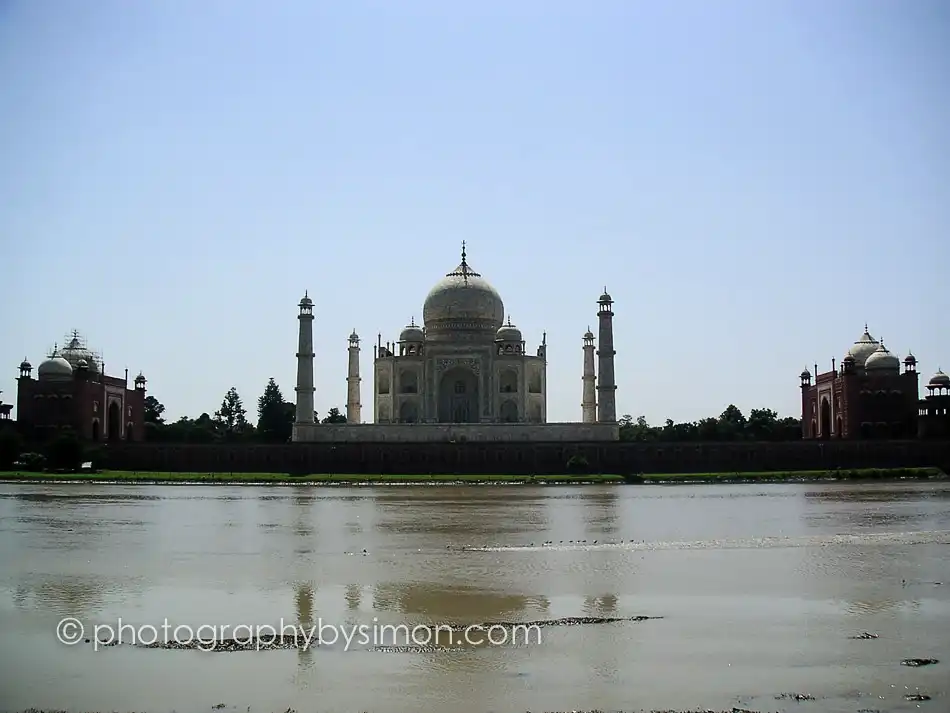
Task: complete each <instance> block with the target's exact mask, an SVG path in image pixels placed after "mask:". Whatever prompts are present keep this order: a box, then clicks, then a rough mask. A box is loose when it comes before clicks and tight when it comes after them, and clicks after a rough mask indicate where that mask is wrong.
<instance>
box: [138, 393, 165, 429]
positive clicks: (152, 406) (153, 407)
mask: <svg viewBox="0 0 950 713" xmlns="http://www.w3.org/2000/svg"><path fill="white" fill-rule="evenodd" d="M163 413H165V407H164V406H163V405H162V404H161V403H159V401H158V399H156V398H155V397H154V396H146V397H145V413H144V414H143V417H142V419H143V420H144V421H145V423H146V424H149V423H152V424H162V423H165V419H164V418H162V414H163Z"/></svg>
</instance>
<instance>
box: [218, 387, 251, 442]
mask: <svg viewBox="0 0 950 713" xmlns="http://www.w3.org/2000/svg"><path fill="white" fill-rule="evenodd" d="M214 425H215V428H216V429H217V430H218V432H219V433H220V434H221V435H222V436H224V437H225V438H228V439H232V438H235V437H238V436H242V435H244V434H245V433H246V432H247V430H248V429H247V425H248V424H247V411H245V409H244V404H243V402H242V401H241V397H240V396H239V395H238V392H237V388H236V387H234V386H232V387H231V388H230V389H228V393H226V394H225V395H224V401H222V402H221V408H219V409H218V410H217V411H215V412H214Z"/></svg>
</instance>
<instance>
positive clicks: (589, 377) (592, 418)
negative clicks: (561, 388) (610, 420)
mask: <svg viewBox="0 0 950 713" xmlns="http://www.w3.org/2000/svg"><path fill="white" fill-rule="evenodd" d="M596 379H597V377H596V376H594V334H593V332H591V331H590V327H588V328H587V334H585V335H584V376H583V377H581V381H582V382H583V384H584V389H583V392H582V394H581V421H582V422H583V423H595V422H596V421H597V396H596V394H595V391H594V381H595V380H596Z"/></svg>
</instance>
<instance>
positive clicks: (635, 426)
mask: <svg viewBox="0 0 950 713" xmlns="http://www.w3.org/2000/svg"><path fill="white" fill-rule="evenodd" d="M619 423H620V440H621V441H637V442H645V441H656V440H659V438H660V432H661V430H662V429H660V428H654V427H653V426H651V425H650V424H649V423H647V420H646V417H645V416H637V420H636V421H634V420H633V416H631V415H630V414H624V415H623V416H622V417H621V418H620V421H619ZM668 423H672V421H668Z"/></svg>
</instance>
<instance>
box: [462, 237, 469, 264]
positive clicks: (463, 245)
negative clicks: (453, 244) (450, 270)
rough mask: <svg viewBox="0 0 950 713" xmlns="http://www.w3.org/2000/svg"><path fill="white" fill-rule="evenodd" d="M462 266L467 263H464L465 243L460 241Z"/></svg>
mask: <svg viewBox="0 0 950 713" xmlns="http://www.w3.org/2000/svg"><path fill="white" fill-rule="evenodd" d="M462 264H463V265H467V264H468V263H467V262H466V261H465V241H464V240H463V241H462Z"/></svg>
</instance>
